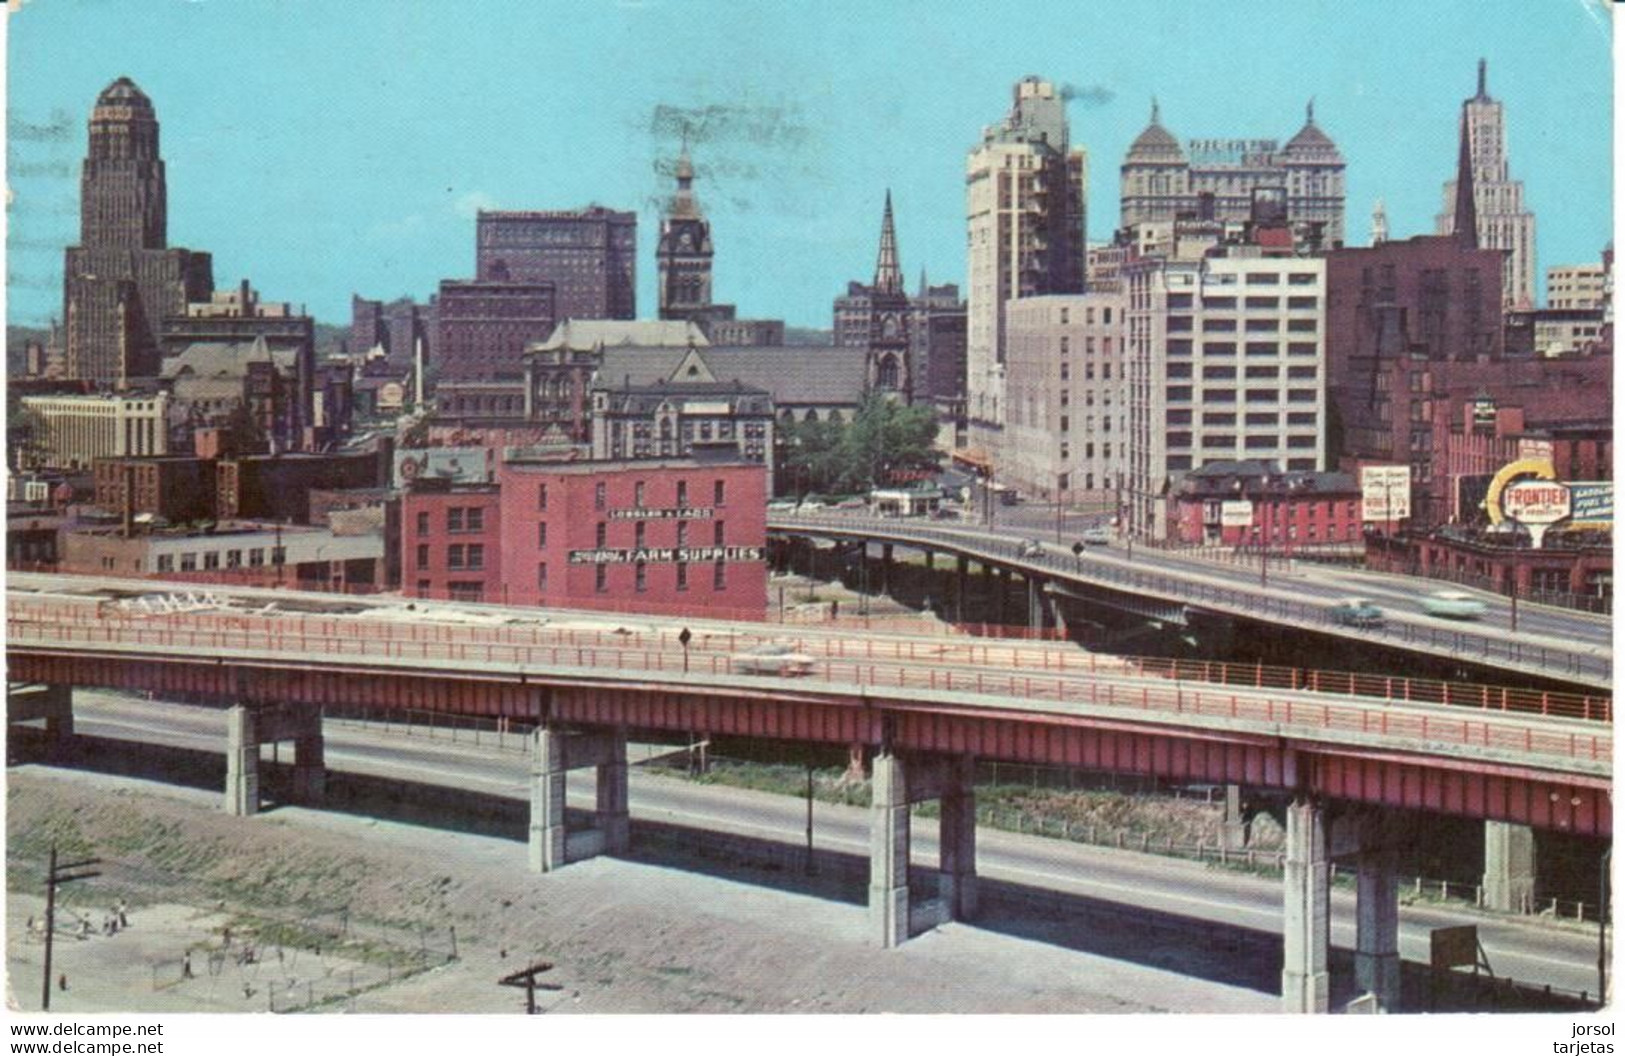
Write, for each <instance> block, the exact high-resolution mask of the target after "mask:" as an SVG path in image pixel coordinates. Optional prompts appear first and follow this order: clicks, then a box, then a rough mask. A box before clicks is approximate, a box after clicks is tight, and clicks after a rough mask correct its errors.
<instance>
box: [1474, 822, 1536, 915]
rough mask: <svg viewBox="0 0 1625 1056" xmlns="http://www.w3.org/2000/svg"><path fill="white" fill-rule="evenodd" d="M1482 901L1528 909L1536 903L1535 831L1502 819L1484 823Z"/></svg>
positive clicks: (1509, 910)
mask: <svg viewBox="0 0 1625 1056" xmlns="http://www.w3.org/2000/svg"><path fill="white" fill-rule="evenodd" d="M1484 905H1485V907H1486V908H1488V909H1498V910H1501V911H1502V912H1505V913H1528V912H1530V911H1531V910H1533V909H1534V905H1535V831H1534V830H1533V829H1531V828H1530V827H1529V826H1527V825H1513V824H1511V823H1510V822H1505V821H1486V822H1485V823H1484Z"/></svg>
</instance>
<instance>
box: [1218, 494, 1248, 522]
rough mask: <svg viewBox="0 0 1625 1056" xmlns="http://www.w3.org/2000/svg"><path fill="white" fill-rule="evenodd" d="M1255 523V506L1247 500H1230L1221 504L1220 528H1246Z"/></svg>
mask: <svg viewBox="0 0 1625 1056" xmlns="http://www.w3.org/2000/svg"><path fill="white" fill-rule="evenodd" d="M1252 523H1253V504H1252V503H1251V502H1249V501H1248V500H1246V499H1230V500H1226V501H1225V502H1221V503H1220V504H1219V526H1220V527H1222V528H1246V527H1247V526H1248V525H1250V524H1252Z"/></svg>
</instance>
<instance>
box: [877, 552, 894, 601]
mask: <svg viewBox="0 0 1625 1056" xmlns="http://www.w3.org/2000/svg"><path fill="white" fill-rule="evenodd" d="M891 565H892V557H891V544H890V543H883V544H882V545H881V547H880V593H882V594H890V593H891Z"/></svg>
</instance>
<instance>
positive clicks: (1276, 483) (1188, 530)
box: [1175, 461, 1363, 553]
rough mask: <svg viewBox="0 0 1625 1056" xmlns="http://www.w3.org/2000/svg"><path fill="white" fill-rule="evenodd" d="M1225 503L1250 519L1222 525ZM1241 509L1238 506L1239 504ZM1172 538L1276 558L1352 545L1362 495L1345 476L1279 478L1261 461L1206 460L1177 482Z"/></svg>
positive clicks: (1356, 543) (1358, 536)
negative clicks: (1267, 551)
mask: <svg viewBox="0 0 1625 1056" xmlns="http://www.w3.org/2000/svg"><path fill="white" fill-rule="evenodd" d="M1226 503H1233V504H1235V505H1233V506H1232V507H1231V509H1232V510H1236V511H1243V512H1245V513H1246V514H1247V516H1248V518H1249V519H1248V521H1247V523H1245V524H1228V525H1227V524H1225V523H1224V520H1225V519H1226V518H1225V517H1224V516H1223V514H1224V510H1225V504H1226ZM1243 503H1245V504H1247V507H1250V508H1244V507H1243V506H1242V505H1241V504H1243ZM1176 511H1177V512H1176V514H1175V517H1176V524H1175V533H1176V538H1177V540H1178V541H1179V542H1181V543H1184V544H1187V545H1193V546H1227V547H1245V548H1257V547H1263V546H1267V547H1268V549H1270V550H1271V551H1274V552H1286V553H1291V552H1294V551H1300V550H1327V549H1348V548H1350V547H1358V546H1359V545H1360V540H1361V536H1362V529H1363V525H1362V523H1361V519H1360V489H1359V486H1358V485H1357V484H1356V482H1355V480H1354V478H1353V477H1351V476H1349V475H1348V474H1346V473H1309V472H1288V473H1282V472H1281V471H1280V470H1279V469H1277V468H1275V467H1273V466H1270V465H1268V464H1266V463H1262V462H1251V461H1249V462H1210V463H1208V464H1207V465H1205V466H1203V467H1202V468H1201V469H1198V470H1194V471H1192V472H1190V473H1188V474H1186V475H1185V477H1184V478H1183V479H1181V481H1180V484H1179V492H1178V496H1177V503H1176Z"/></svg>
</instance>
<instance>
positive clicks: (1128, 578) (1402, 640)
mask: <svg viewBox="0 0 1625 1056" xmlns="http://www.w3.org/2000/svg"><path fill="white" fill-rule="evenodd" d="M768 530H769V532H771V533H774V534H777V535H781V536H805V537H810V538H823V539H834V540H842V541H849V542H853V543H858V542H872V543H877V544H881V545H891V546H902V547H908V548H911V549H917V550H923V551H927V552H930V553H938V554H944V555H952V556H954V557H956V558H957V559H959V561H960V566H959V567H960V571H961V572H963V571H964V570H965V567H966V564H965V563H966V562H969V561H975V562H977V563H979V564H983V565H985V566H988V567H993V568H998V569H1002V570H1008V571H1011V572H1015V573H1018V574H1020V575H1022V576H1023V577H1026V578H1028V579H1029V581H1032V582H1037V583H1041V584H1044V585H1045V587H1046V588H1047V589H1049V590H1051V591H1053V592H1056V593H1062V594H1068V593H1074V592H1095V593H1104V594H1107V595H1118V596H1120V597H1121V598H1122V599H1124V605H1123V607H1125V608H1128V609H1130V610H1132V611H1140V612H1142V613H1144V614H1147V615H1160V616H1162V617H1163V618H1168V619H1175V620H1177V619H1179V618H1180V617H1181V613H1182V611H1183V610H1201V611H1206V612H1213V613H1222V614H1225V615H1228V616H1232V617H1238V618H1243V619H1248V620H1255V621H1259V622H1262V623H1266V624H1269V625H1272V626H1278V627H1283V628H1291V629H1295V630H1301V631H1307V632H1312V633H1315V634H1321V635H1331V636H1334V637H1337V638H1342V639H1346V640H1349V641H1358V642H1365V643H1371V644H1377V645H1382V646H1386V647H1389V648H1394V649H1401V650H1405V651H1409V652H1413V653H1417V654H1421V655H1426V656H1430V657H1435V658H1439V659H1445V660H1452V661H1457V662H1461V663H1466V664H1472V665H1475V666H1479V667H1484V668H1490V669H1500V670H1505V671H1515V672H1519V673H1521V674H1526V675H1534V676H1538V677H1542V678H1551V679H1558V680H1561V681H1564V682H1568V683H1571V684H1573V685H1576V686H1586V687H1591V688H1595V689H1607V688H1609V687H1610V686H1611V684H1612V677H1613V658H1612V630H1611V626H1612V625H1611V622H1610V620H1609V619H1608V618H1607V617H1605V616H1595V615H1591V614H1587V613H1578V612H1570V611H1566V610H1555V609H1550V608H1546V607H1543V606H1529V605H1525V606H1522V607H1521V611H1520V612H1519V619H1518V626H1519V630H1518V631H1517V632H1516V633H1513V632H1511V631H1510V630H1505V629H1503V628H1507V627H1509V626H1510V623H1511V613H1510V611H1509V610H1508V608H1507V605H1506V602H1505V599H1497V598H1496V597H1495V596H1493V595H1484V600H1485V603H1486V606H1487V608H1488V615H1487V616H1486V618H1485V620H1483V621H1479V622H1473V623H1464V622H1460V621H1449V620H1442V619H1439V618H1437V617H1432V616H1427V615H1425V614H1423V613H1421V612H1420V611H1414V610H1415V603H1416V601H1417V599H1418V598H1419V597H1420V596H1421V595H1422V594H1424V593H1426V590H1427V589H1428V585H1427V584H1425V582H1423V581H1417V580H1413V579H1408V578H1406V577H1398V576H1390V575H1378V574H1372V573H1354V572H1349V571H1343V570H1335V569H1318V568H1312V567H1305V566H1301V565H1300V566H1298V568H1297V569H1296V570H1294V571H1291V572H1289V571H1288V569H1287V568H1286V567H1284V566H1282V567H1277V568H1276V569H1275V571H1274V572H1273V573H1268V574H1267V575H1266V576H1260V575H1259V574H1258V572H1256V571H1254V570H1248V569H1243V568H1238V567H1235V566H1229V565H1224V564H1221V563H1217V562H1210V561H1201V560H1197V559H1192V558H1188V557H1184V556H1181V555H1179V554H1178V553H1176V552H1168V551H1161V550H1156V549H1147V548H1143V547H1142V548H1135V549H1134V550H1133V551H1132V554H1131V553H1130V552H1129V551H1128V550H1126V549H1124V548H1121V547H1117V546H1112V547H1098V546H1094V547H1085V548H1083V549H1082V551H1081V553H1078V554H1076V555H1075V554H1074V553H1073V552H1072V550H1071V549H1070V546H1071V541H1070V540H1068V541H1067V542H1066V543H1065V544H1063V545H1061V546H1057V545H1054V544H1053V543H1050V542H1044V541H1038V540H1032V539H1031V536H1032V530H1031V529H1027V530H1026V534H1025V537H1023V536H1020V535H1015V534H1012V533H1011V531H1010V530H1008V529H989V528H987V527H984V526H980V525H970V524H963V523H955V522H936V521H924V520H916V519H905V518H874V517H869V516H857V515H852V514H846V513H839V512H833V511H832V512H829V513H824V514H806V513H790V512H781V511H772V512H770V513H769V514H768ZM1034 541H1037V542H1038V546H1037V547H1036V548H1035V547H1034V546H1033V545H1032V543H1033V542H1034ZM1261 580H1263V582H1261ZM1350 596H1366V597H1375V598H1377V599H1378V603H1379V604H1380V605H1382V606H1383V607H1384V610H1385V614H1386V619H1385V620H1384V622H1383V623H1382V625H1381V626H1377V627H1352V626H1348V625H1346V624H1341V623H1338V622H1337V621H1335V620H1334V619H1333V618H1332V617H1331V615H1330V611H1329V610H1330V609H1331V607H1332V606H1333V604H1335V603H1336V601H1337V600H1338V599H1340V598H1347V597H1350Z"/></svg>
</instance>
